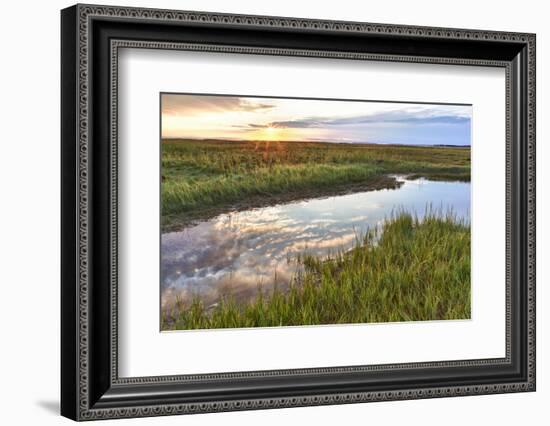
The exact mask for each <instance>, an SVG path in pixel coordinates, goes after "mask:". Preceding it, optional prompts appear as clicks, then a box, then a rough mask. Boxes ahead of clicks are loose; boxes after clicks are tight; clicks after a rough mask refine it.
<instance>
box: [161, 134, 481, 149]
mask: <svg viewBox="0 0 550 426" xmlns="http://www.w3.org/2000/svg"><path fill="white" fill-rule="evenodd" d="M181 139H183V140H191V141H199V142H200V141H202V142H205V141H220V142H288V143H331V144H340V145H403V146H439V147H457V148H471V146H472V145H471V144H467V145H458V144H445V143H436V144H429V143H406V142H360V141H349V142H345V141H332V140H272V139H271V140H270V139H250V140H248V139H229V138H227V139H224V138H192V137H182V136H177V137H176V136H174V137H161V138H160V140H161V142H162V141H163V140H181Z"/></svg>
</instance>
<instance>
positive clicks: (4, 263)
mask: <svg viewBox="0 0 550 426" xmlns="http://www.w3.org/2000/svg"><path fill="white" fill-rule="evenodd" d="M103 4H119V5H120V4H123V5H128V6H130V5H131V6H142V7H161V8H171V9H188V10H204V11H213V12H215V11H218V12H231V13H248V14H265V15H280V16H296V17H305V18H325V19H339V20H356V21H369V22H381V23H399V24H412V25H430V26H444V27H461V28H477V29H493V30H504V31H526V32H535V33H537V55H538V57H537V67H538V70H537V78H538V82H537V97H538V100H537V107H538V114H537V115H538V125H537V132H538V138H537V139H538V149H537V163H538V175H537V182H538V185H537V186H538V190H537V196H538V203H537V208H538V211H537V215H538V227H537V244H538V247H537V253H538V256H537V257H538V277H537V278H538V291H537V300H538V309H537V315H538V332H537V335H538V360H537V363H538V373H537V378H538V390H537V392H536V393H530V394H510V395H492V396H481V397H463V398H452V399H436V400H421V401H402V402H385V403H374V404H360V405H345V406H327V407H317V408H293V409H284V410H269V411H256V412H239V413H224V414H208V415H199V416H186V417H184V418H182V417H169V418H155V419H151V418H149V419H134V420H118V421H117V422H119V423H114V422H113V421H108V422H105V423H102V424H111V423H112V424H133V425H139V424H158V425H168V424H181V423H183V422H185V424H188V425H213V424H221V423H223V424H228V425H237V424H238V425H239V426H245V425H258V424H266V425H270V424H273V425H280V424H299V423H306V424H312V425H325V424H326V425H328V424H356V423H362V424H364V423H367V422H368V423H369V424H382V423H383V424H388V425H392V424H400V423H406V424H407V425H424V426H426V425H432V424H433V425H440V424H446V425H461V426H464V425H469V424H485V423H488V422H491V423H494V424H499V425H514V424H520V423H524V422H525V423H529V424H548V419H545V417H546V418H548V417H550V414H549V410H548V404H549V402H550V368H549V364H550V356H549V350H548V349H549V347H548V346H549V345H548V342H549V341H550V337H549V334H550V323H549V322H550V316H549V314H548V307H550V300H549V292H548V290H547V288H545V287H546V284H547V283H548V279H549V274H550V268H549V264H550V262H549V259H550V232H549V226H548V223H547V222H545V221H544V220H543V219H544V218H547V217H549V216H550V202H549V197H548V190H547V187H548V185H549V184H550V168H549V167H548V166H547V162H548V161H549V160H550V148H549V146H548V144H547V139H548V136H549V130H550V128H549V125H548V124H547V123H548V121H547V120H545V117H548V116H549V115H550V105H549V101H550V96H549V93H548V90H549V89H548V87H549V86H548V79H550V77H549V76H550V50H549V45H550V27H548V23H547V18H548V16H549V13H548V11H546V10H544V8H545V2H543V1H540V0H524V1H521V2H518V1H508V0H500V1H496V0H492V1H485V2H482V1H474V0H462V1H458V2H442V1H440V0H439V1H429V0H415V1H407V0H403V1H389V0H388V1H384V2H374V1H368V2H367V1H352V0H338V1H330V2H329V1H326V2H322V1H319V0H317V1H313V0H309V1H301V2H299V1H297V0H277V1H252V0H231V1H227V0H226V1H223V0H202V1H201V0H189V1H176V0H160V1H153V0H149V1H143V0H132V1H125V0H119V1H114V2H112V1H108V0H104V1H103ZM69 5H71V3H70V2H67V1H61V0H53V1H48V2H38V1H20V2H16V1H13V0H12V1H11V2H9V3H8V2H4V3H3V5H2V22H1V24H0V31H1V38H0V40H1V43H2V44H1V46H2V49H1V58H2V63H1V65H0V75H1V78H0V105H1V117H2V124H1V126H0V188H1V191H0V197H1V198H0V199H1V200H2V202H1V204H0V259H1V260H0V289H1V292H2V293H1V296H0V327H1V335H0V336H1V337H0V338H1V340H0V401H1V402H0V405H1V407H2V409H1V410H0V419H1V422H2V424H5V425H14V424H29V425H32V424H41V425H49V424H68V423H69V421H68V420H66V419H64V418H61V417H59V416H58V405H59V264H60V260H59V227H60V224H59V179H60V178H59V176H60V174H59V62H60V58H59V9H61V8H64V7H66V6H69ZM545 192H546V194H545Z"/></svg>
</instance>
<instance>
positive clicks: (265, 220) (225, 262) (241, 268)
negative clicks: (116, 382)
mask: <svg viewBox="0 0 550 426" xmlns="http://www.w3.org/2000/svg"><path fill="white" fill-rule="evenodd" d="M398 179H399V180H400V181H402V182H403V183H402V185H401V187H399V188H398V189H384V190H378V191H368V192H357V193H353V194H347V195H339V196H334V197H325V198H316V199H310V200H304V201H297V202H292V203H288V204H280V205H275V206H271V207H265V208H257V209H251V210H246V211H240V212H232V213H227V214H222V215H219V216H217V217H215V218H213V219H210V220H207V221H204V222H201V223H198V224H196V225H193V226H190V227H188V228H185V229H183V230H182V231H178V232H169V233H165V234H162V237H161V304H162V306H169V305H171V304H172V303H173V302H174V300H175V298H176V296H177V297H179V298H181V299H182V300H183V301H186V300H189V298H190V297H192V296H193V295H198V296H200V297H201V298H202V299H203V301H204V302H205V304H206V305H207V306H208V305H209V304H215V303H216V301H217V299H219V297H220V295H221V294H223V293H225V292H231V293H232V294H233V295H234V296H235V297H236V298H237V299H241V300H246V299H248V298H251V297H253V296H254V295H255V294H256V292H257V289H258V286H259V285H261V286H262V288H263V289H267V290H268V289H270V288H272V287H273V285H274V283H277V286H278V288H281V289H283V288H284V287H285V286H287V285H288V283H289V281H290V279H291V277H292V275H293V274H295V273H296V268H297V265H296V262H293V261H292V259H295V258H296V256H297V255H298V254H303V253H305V252H307V253H310V254H314V255H318V256H329V255H330V253H331V252H332V253H334V252H336V251H338V250H347V249H349V248H351V247H352V246H353V244H354V242H355V240H356V237H357V236H360V235H362V234H364V233H365V232H366V231H367V230H368V229H372V228H374V227H377V226H379V225H380V224H381V223H382V222H383V221H384V219H385V218H387V217H388V216H390V215H391V214H392V212H395V211H396V210H399V209H401V208H402V209H405V210H407V211H414V212H416V214H417V215H418V216H419V217H422V216H423V215H424V213H425V212H426V209H427V207H428V206H431V208H432V209H442V210H443V211H448V210H449V209H452V211H453V213H454V214H456V215H457V216H458V217H460V218H463V219H465V220H467V221H469V220H470V183H464V182H436V181H429V180H426V179H418V180H406V179H404V178H398Z"/></svg>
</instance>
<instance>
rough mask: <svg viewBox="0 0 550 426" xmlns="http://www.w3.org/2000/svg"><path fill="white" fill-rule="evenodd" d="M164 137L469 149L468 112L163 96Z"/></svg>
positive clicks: (420, 106) (468, 108)
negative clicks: (437, 145)
mask: <svg viewBox="0 0 550 426" xmlns="http://www.w3.org/2000/svg"><path fill="white" fill-rule="evenodd" d="M161 108H162V137H163V138H192V139H227V140H281V141H324V142H348V143H352V142H353V143H383V144H384V143H396V144H411V145H432V144H446V145H470V124H471V116H472V107H471V106H463V105H436V104H412V103H387V102H367V101H364V102H363V101H361V102H355V101H332V100H310V99H288V98H286V99H283V98H259V97H258V98H257V97H239V96H211V95H180V94H162V97H161Z"/></svg>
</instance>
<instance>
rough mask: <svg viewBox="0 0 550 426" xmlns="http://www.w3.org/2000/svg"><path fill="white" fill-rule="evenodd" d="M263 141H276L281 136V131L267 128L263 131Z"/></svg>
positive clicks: (272, 127)
mask: <svg viewBox="0 0 550 426" xmlns="http://www.w3.org/2000/svg"><path fill="white" fill-rule="evenodd" d="M262 133H263V135H262V136H263V139H266V140H274V139H276V138H277V136H278V135H279V129H278V128H277V127H274V126H267V127H265V128H264V129H263V132H262Z"/></svg>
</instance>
